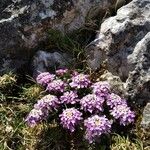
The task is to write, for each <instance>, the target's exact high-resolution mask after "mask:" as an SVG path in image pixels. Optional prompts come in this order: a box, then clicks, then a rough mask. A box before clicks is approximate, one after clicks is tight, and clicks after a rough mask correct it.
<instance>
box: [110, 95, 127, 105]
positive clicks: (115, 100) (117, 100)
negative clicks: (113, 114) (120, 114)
mask: <svg viewBox="0 0 150 150" xmlns="http://www.w3.org/2000/svg"><path fill="white" fill-rule="evenodd" d="M121 104H126V101H125V100H123V99H122V98H121V97H120V96H119V95H117V94H114V93H111V94H109V95H108V96H107V105H108V106H110V107H111V108H113V107H115V106H117V105H121Z"/></svg>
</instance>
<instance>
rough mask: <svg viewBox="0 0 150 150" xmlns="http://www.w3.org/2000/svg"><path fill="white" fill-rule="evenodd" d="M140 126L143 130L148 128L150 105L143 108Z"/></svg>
mask: <svg viewBox="0 0 150 150" xmlns="http://www.w3.org/2000/svg"><path fill="white" fill-rule="evenodd" d="M141 126H142V127H143V128H145V129H148V128H150V103H147V105H146V106H145V108H144V111H143V117H142V122H141Z"/></svg>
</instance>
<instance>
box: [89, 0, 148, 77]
mask: <svg viewBox="0 0 150 150" xmlns="http://www.w3.org/2000/svg"><path fill="white" fill-rule="evenodd" d="M148 31H150V1H149V0H142V1H141V0H133V1H132V2H130V3H129V4H128V5H125V6H123V7H121V8H120V9H119V10H118V12H117V15H116V16H114V17H110V18H108V19H106V20H105V21H104V22H103V23H102V25H101V29H100V32H99V33H98V34H97V37H96V39H95V40H94V41H93V42H92V43H90V44H89V45H88V46H87V48H86V53H87V56H88V64H89V66H90V67H91V68H92V69H97V68H100V65H101V64H102V63H103V61H106V60H107V65H108V70H109V71H110V72H113V74H115V75H119V76H120V77H121V79H123V80H125V79H127V77H128V74H129V71H132V70H133V69H134V66H133V64H132V65H130V62H129V61H128V56H130V55H131V54H132V53H133V50H134V48H135V46H136V44H137V43H138V42H139V41H140V40H141V39H142V38H143V37H144V36H145V35H146V34H147V32H148Z"/></svg>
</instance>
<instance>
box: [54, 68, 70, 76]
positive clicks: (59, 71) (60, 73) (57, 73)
mask: <svg viewBox="0 0 150 150" xmlns="http://www.w3.org/2000/svg"><path fill="white" fill-rule="evenodd" d="M66 73H68V69H58V70H56V75H59V76H63V75H64V74H66Z"/></svg>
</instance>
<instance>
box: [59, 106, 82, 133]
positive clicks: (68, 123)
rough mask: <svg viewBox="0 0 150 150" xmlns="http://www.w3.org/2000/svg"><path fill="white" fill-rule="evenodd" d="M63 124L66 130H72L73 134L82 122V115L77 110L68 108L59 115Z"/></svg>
mask: <svg viewBox="0 0 150 150" xmlns="http://www.w3.org/2000/svg"><path fill="white" fill-rule="evenodd" d="M59 117H60V121H61V124H62V125H63V127H64V128H66V129H68V130H70V131H71V132H74V131H75V125H77V124H78V123H79V121H80V120H82V113H81V112H80V111H78V110H77V109H75V108H68V109H65V110H64V111H63V113H62V114H61V115H59Z"/></svg>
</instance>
